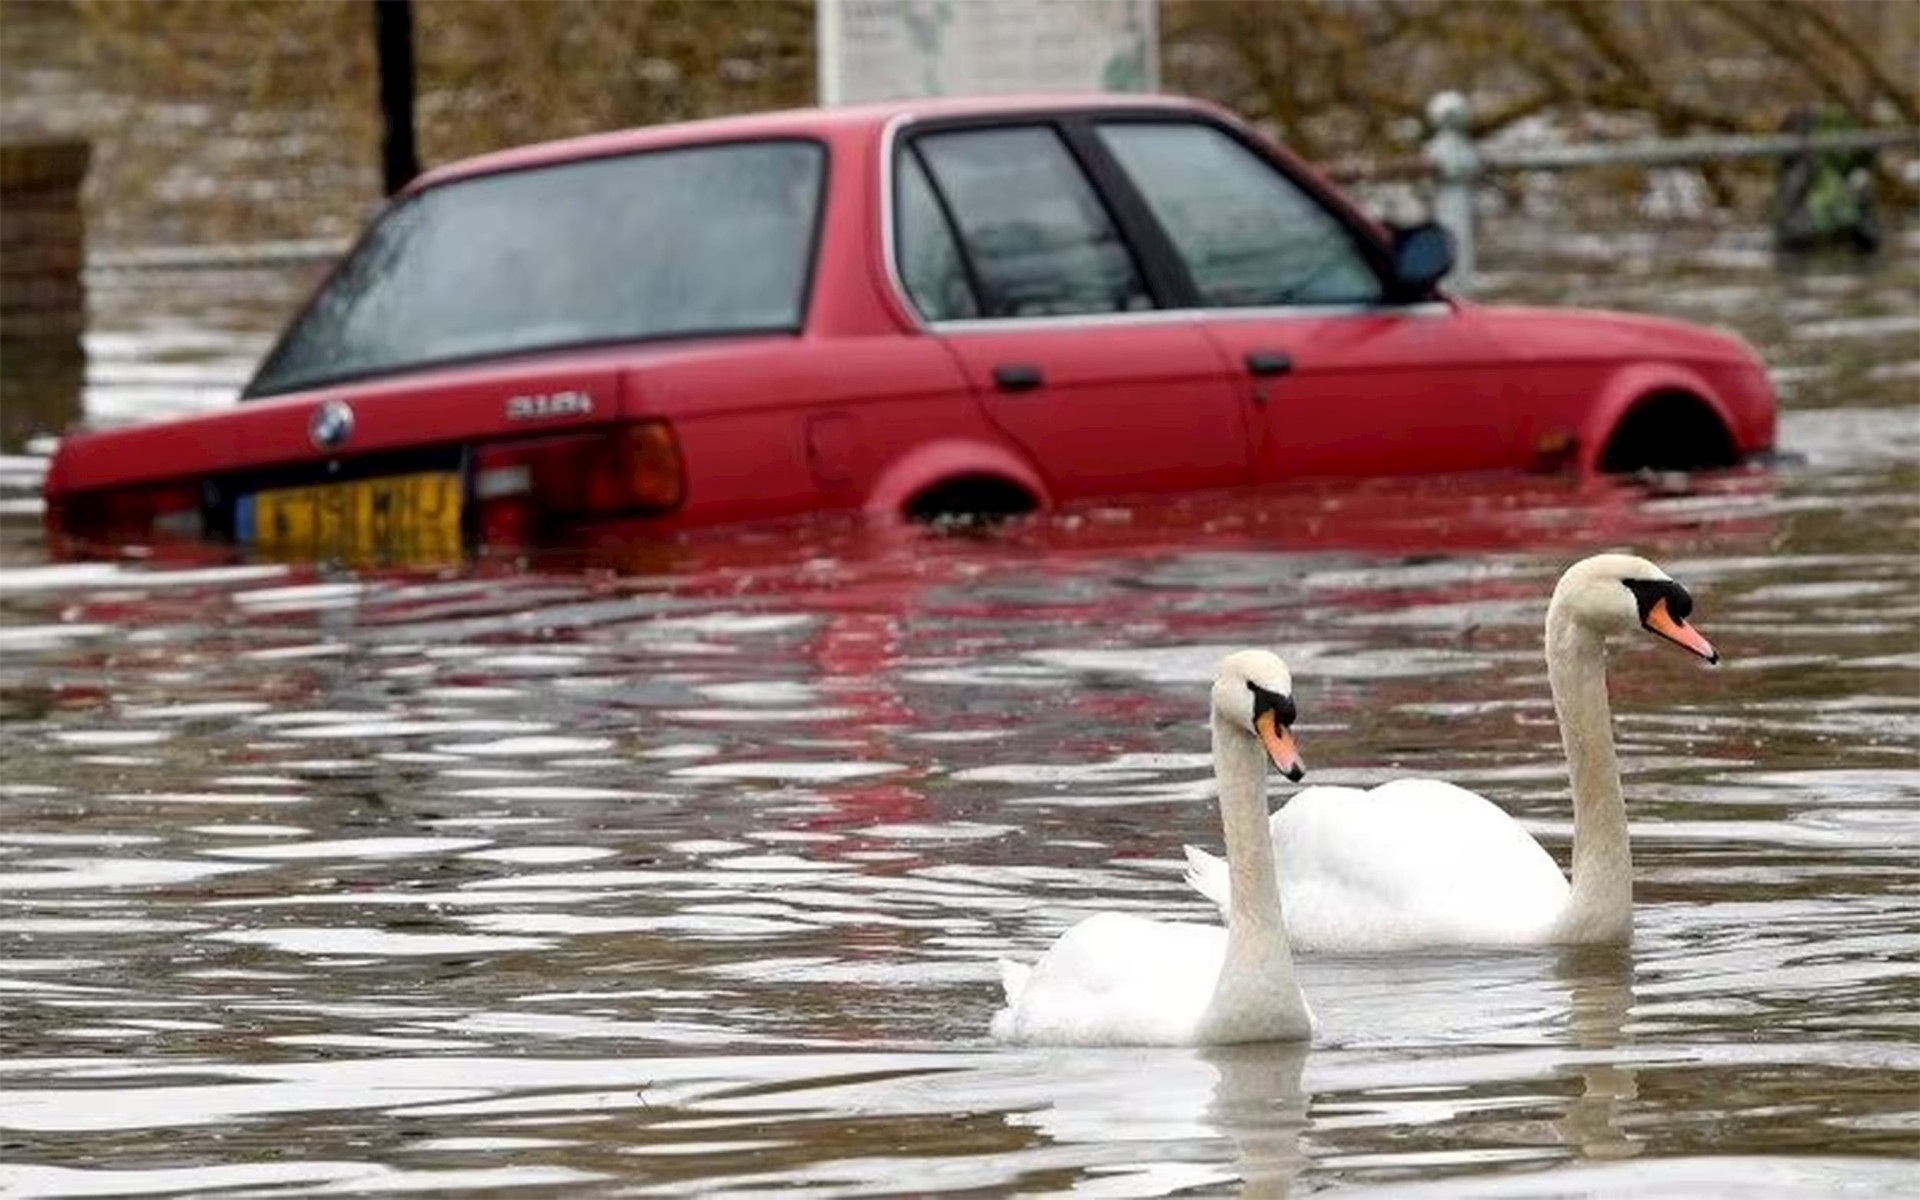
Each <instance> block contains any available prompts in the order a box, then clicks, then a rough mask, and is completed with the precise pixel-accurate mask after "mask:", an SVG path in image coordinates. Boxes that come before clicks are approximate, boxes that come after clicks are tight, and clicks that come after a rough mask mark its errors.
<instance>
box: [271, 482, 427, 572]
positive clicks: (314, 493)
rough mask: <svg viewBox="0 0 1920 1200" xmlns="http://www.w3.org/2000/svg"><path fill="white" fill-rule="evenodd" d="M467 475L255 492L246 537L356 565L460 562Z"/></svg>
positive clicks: (292, 553)
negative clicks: (462, 479)
mask: <svg viewBox="0 0 1920 1200" xmlns="http://www.w3.org/2000/svg"><path fill="white" fill-rule="evenodd" d="M460 495H461V489H460V476H459V474H458V473H456V472H453V471H426V472H422V473H420V474H417V475H388V476H384V477H382V478H379V479H356V480H352V481H350V482H346V483H322V484H316V485H314V486H312V487H297V488H275V489H273V490H270V491H264V492H257V493H255V494H254V495H253V496H252V497H251V499H250V501H248V502H243V503H250V504H251V506H252V511H251V513H250V514H248V515H250V516H251V520H248V519H246V516H244V515H243V517H242V520H241V527H242V530H241V533H242V539H243V540H246V541H250V542H252V543H253V545H254V548H255V549H256V550H257V551H258V552H259V553H261V554H262V555H265V556H267V557H270V558H300V559H306V558H316V559H318V558H328V559H339V560H342V561H344V562H348V563H351V564H354V565H356V566H365V565H397V566H431V565H437V564H442V563H453V562H458V561H459V560H460V556H461V541H460Z"/></svg>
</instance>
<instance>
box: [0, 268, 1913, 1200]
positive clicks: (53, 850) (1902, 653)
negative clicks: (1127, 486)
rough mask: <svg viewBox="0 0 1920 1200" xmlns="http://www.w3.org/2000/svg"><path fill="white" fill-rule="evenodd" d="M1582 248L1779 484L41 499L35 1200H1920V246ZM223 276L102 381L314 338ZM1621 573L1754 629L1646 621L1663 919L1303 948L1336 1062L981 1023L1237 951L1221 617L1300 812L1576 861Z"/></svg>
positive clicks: (9, 866) (1648, 777)
mask: <svg viewBox="0 0 1920 1200" xmlns="http://www.w3.org/2000/svg"><path fill="white" fill-rule="evenodd" d="M1515 236H1516V237H1518V236H1519V235H1518V234H1516V235H1515ZM1522 248H1523V249H1524V248H1525V247H1524V246H1523V247H1522ZM1554 248H1555V250H1556V251H1558V252H1559V253H1560V257H1558V258H1555V259H1554V260H1552V262H1551V271H1550V272H1545V271H1536V270H1533V269H1529V270H1527V271H1522V270H1520V269H1519V268H1518V267H1517V266H1516V267H1512V268H1509V269H1505V270H1496V272H1495V273H1494V274H1493V275H1491V276H1490V277H1489V279H1488V280H1487V283H1486V287H1485V289H1484V292H1485V294H1487V295H1488V296H1489V297H1490V298H1496V299H1502V298H1506V299H1512V298H1521V299H1545V300H1554V301H1560V302H1569V301H1578V302H1583V303H1595V304H1608V305H1615V306H1621V307H1629V308H1636V309H1640V310H1643V311H1658V312H1666V313H1671V314H1676V315H1681V316H1687V317H1691V318H1694V319H1698V320H1703V321H1708V322H1712V323H1716V324H1724V325H1731V326H1734V327H1736V328H1739V329H1740V330H1741V331H1743V332H1744V333H1745V334H1746V335H1747V336H1748V337H1750V338H1751V339H1752V340H1754V341H1755V343H1756V344H1758V345H1760V346H1761V347H1762V348H1763V349H1764V351H1765V352H1766V354H1767V355H1768V357H1769V360H1770V362H1771V363H1772V364H1773V365H1774V367H1775V369H1776V371H1777V374H1778V377H1779V380H1780V383H1781V386H1782V388H1783V391H1784V393H1785V399H1784V405H1785V411H1784V413H1783V419H1782V425H1781V438H1780V441H1781V447H1782V449H1783V451H1785V453H1786V457H1785V458H1784V459H1783V460H1782V461H1781V462H1780V463H1778V464H1777V465H1774V466H1771V467H1768V468H1762V469H1757V470H1753V471H1745V472H1738V473H1734V474H1731V475H1727V476H1722V477H1718V478H1699V479H1686V478H1679V477H1665V478H1660V479H1654V480H1645V481H1635V482H1626V483H1615V484H1609V485H1588V486H1581V485H1578V484H1575V483H1573V482H1570V481H1558V480H1528V481H1515V480H1502V481H1493V482H1486V481H1480V482H1472V483H1469V482H1463V481H1457V480H1456V481H1441V482H1427V483H1414V484H1371V485H1360V486H1351V487H1346V488H1324V489H1306V490H1298V491H1291V492H1282V493H1275V494H1269V495H1264V496H1235V497H1198V498H1190V499H1185V500H1180V501H1171V502H1162V503H1155V504H1151V505H1143V506H1139V507H1135V508H1115V509H1102V510H1096V511H1091V512H1081V513H1075V514H1070V515H1067V516H1065V517H1055V518H1047V519H1041V520H1037V521H1034V522H1031V523H1027V524H1018V525H1014V526H1012V527H1009V528H1006V529H1002V530H998V531H994V532H990V533H984V534H975V535H966V536H958V535H940V534H932V533H910V532H903V531H890V530H883V529H860V528H848V527H837V526H835V527H809V528H805V529H800V530H781V531H747V532H732V533H720V534H715V535H712V536H709V537H703V538H699V539H695V540H692V541H689V542H688V543H686V544H683V545H679V546H676V547H669V548H664V549H659V550H655V551H650V552H647V553H645V554H642V555H636V559H635V561H634V562H631V563H626V564H618V566H617V569H599V570H593V571H584V570H575V569H552V570H547V569H528V570H508V569H505V568H500V567H488V568H485V569H479V568H476V569H473V570H470V571H466V572H455V573H448V574H431V575H420V574H415V575H351V574H340V573H330V572H324V571H317V570H314V569H311V568H305V569H288V568H283V567H277V566H271V565H252V564H239V565H236V566H233V567H229V568H215V569H195V570H169V569H164V568H156V567H142V566H139V565H137V564H134V565H115V566H109V565H75V566H68V565H49V564H45V563H44V562H41V561H37V558H36V555H37V552H36V551H35V550H34V549H33V548H32V547H31V545H28V546H27V547H26V548H24V549H21V548H19V545H20V543H19V541H18V538H19V537H20V536H21V534H20V530H19V528H18V527H17V526H14V527H10V528H12V529H13V533H14V536H15V546H16V549H15V550H14V551H12V552H11V553H10V556H9V560H8V563H7V565H6V566H5V567H4V569H0V758H3V760H4V763H5V771H4V779H0V949H3V950H4V958H3V959H0V1009H3V1010H4V1015H3V1016H0V1022H3V1023H0V1087H4V1089H5V1091H4V1094H0V1191H4V1192H7V1193H8V1194H15V1195H22V1196H27V1195H34V1196H67V1195H101V1194H110V1193H164V1192H196V1193H204V1192H210V1191H216V1190H219V1189H232V1190H233V1191H235V1192H237V1193H241V1194H254V1195H259V1194H273V1195H282V1194H296V1193H297V1194H331V1193H348V1192H351V1193H379V1192H385V1191H431V1190H440V1191H444V1192H447V1193H467V1194H478V1193H485V1194H527V1195H565V1196H578V1195H601V1194H605V1195H613V1194H622V1195H715V1194H722V1193H728V1192H735V1193H760V1192H767V1191H772V1190H775V1189H784V1190H798V1191H806V1190H813V1191H818V1192H822V1193H830V1194H843V1195H849V1194H851V1195H857V1194H900V1193H921V1192H931V1191H938V1190H953V1191H969V1190H971V1191H974V1192H976V1193H983V1194H984V1193H1000V1192H1006V1191H1012V1190H1019V1191H1024V1192H1036V1193H1071V1194H1084V1195H1091V1196H1136V1195H1163V1194H1169V1193H1178V1194H1186V1195H1236V1194H1239V1195H1250V1196H1279V1195H1284V1194H1288V1193H1290V1192H1291V1193H1301V1192H1307V1191H1314V1190H1321V1189H1326V1188H1332V1187H1344V1188H1350V1189H1355V1190H1358V1191H1360V1192H1363V1193H1365V1192H1368V1191H1371V1190H1378V1191H1380V1192H1382V1193H1391V1194H1393V1195H1396V1196H1398V1195H1471V1196H1545V1195H1555V1196H1558V1195H1583V1194H1629V1193H1630V1194H1634V1195H1664V1196H1701V1195H1726V1196H1742V1197H1744V1196H1752V1195H1808V1196H1824V1195H1832V1194H1836V1193H1844V1194H1860V1195H1893V1194H1907V1195H1920V1170H1917V1169H1916V1166H1915V1160H1916V1158H1920V873H1916V867H1915V863H1916V860H1917V859H1920V736H1917V735H1920V554H1917V553H1916V551H1917V550H1920V291H1917V290H1916V280H1920V271H1916V270H1915V262H1916V259H1920V239H1916V238H1915V236H1914V235H1912V234H1909V235H1907V236H1906V237H1905V238H1904V239H1903V240H1901V241H1900V242H1899V243H1898V244H1897V245H1896V246H1895V247H1894V250H1893V253H1892V254H1891V255H1890V256H1889V261H1886V262H1883V263H1882V264H1881V265H1880V266H1878V267H1877V268H1873V269H1863V268H1861V267H1860V266H1859V265H1858V264H1856V263H1854V262H1852V261H1851V260H1846V259H1842V260H1837V261H1831V262H1816V263H1813V264H1811V265H1807V266H1804V267H1801V268H1798V269H1795V270H1791V271H1782V270H1780V269H1778V268H1777V267H1776V265H1775V264H1774V263H1773V261H1772V258H1771V255H1770V254H1769V253H1768V252H1767V251H1766V249H1765V245H1764V236H1763V235H1760V234H1754V233H1751V232H1749V233H1717V234H1710V235H1704V236H1702V237H1700V238H1699V239H1697V240H1690V241H1678V240H1676V239H1673V238H1666V239H1664V240H1662V239H1655V240H1653V241H1642V242H1636V241H1635V240H1633V239H1632V238H1629V237H1619V238H1613V239H1595V240H1593V241H1591V242H1580V241H1572V242H1568V241H1564V240H1562V241H1557V242H1555V243H1554ZM1535 249H1536V250H1538V251H1539V253H1541V254H1544V252H1545V251H1544V249H1543V248H1539V247H1536V248H1535ZM1495 265H1496V267H1498V266H1499V265H1500V264H1499V263H1498V262H1497V261H1496V264H1495ZM230 282H231V281H228V283H230ZM228 283H219V284H214V283H207V284H203V285H200V286H206V287H208V289H209V291H215V290H217V291H219V292H220V293H221V294H222V295H223V296H226V297H229V300H228V303H227V306H225V307H222V306H217V305H216V306H213V307H210V308H208V309H206V310H205V311H204V312H202V311H200V310H196V309H195V308H194V306H192V305H190V304H187V303H183V302H180V301H179V300H178V299H176V300H175V301H174V303H173V305H172V307H171V308H169V307H167V306H166V305H165V304H161V305H157V306H149V305H148V304H146V303H145V302H144V301H142V300H140V299H138V297H139V296H140V295H141V288H142V287H154V288H156V290H157V287H158V285H149V284H140V283H138V282H134V283H128V284H126V285H124V289H123V290H122V291H121V292H119V293H113V292H112V291H111V289H108V290H106V291H102V292H100V293H99V294H97V296H96V304H97V305H102V306H104V309H103V312H104V318H103V321H102V324H103V325H104V328H103V329H102V330H101V331H100V332H99V333H97V334H96V337H95V339H94V343H93V347H92V348H93V350H94V353H95V356H96V369H95V373H94V388H93V390H92V391H91V392H90V395H89V399H88V403H89V405H90V407H92V408H93V409H94V410H95V412H96V414H97V415H99V416H100V417H101V418H102V419H109V420H110V419H115V418H116V417H120V416H126V415H130V414H131V413H132V412H133V411H135V410H140V411H149V412H150V411H154V407H153V406H155V405H160V406H166V405H172V406H176V407H187V408H191V407H194V406H196V405H204V404H208V403H223V402H225V400H224V395H223V394H221V393H220V388H221V386H222V385H223V379H224V377H223V376H222V374H221V373H222V372H223V371H227V370H229V369H231V368H233V366H234V364H236V363H237V364H239V365H238V369H241V370H244V366H245V362H246V360H247V359H248V357H249V356H250V355H251V354H252V353H254V352H256V351H257V349H258V345H259V342H260V340H261V339H263V338H264V336H265V334H266V332H267V331H268V330H270V329H271V326H272V323H273V322H274V321H276V320H278V318H279V315H280V314H279V312H278V311H272V312H271V313H270V315H269V316H267V318H266V319H265V320H264V321H261V320H254V319H252V318H250V317H248V316H247V315H245V313H244V311H241V313H240V315H237V316H236V310H235V309H234V308H232V307H231V301H230V296H231V292H230V290H229V289H228ZM258 286H259V287H260V288H261V289H262V291H261V294H262V295H266V296H269V297H273V296H278V295H279V294H280V293H278V292H275V291H273V289H272V287H270V286H269V285H268V284H266V283H261V284H259V285H258ZM129 294H131V295H132V296H134V297H135V298H134V299H127V298H126V297H127V296H128V295H129ZM116 295H118V296H120V297H121V299H120V300H118V301H116V299H115V296H116ZM116 303H118V304H122V305H123V306H124V307H120V308H116V307H114V305H115V304H116ZM261 307H262V309H263V310H270V309H273V307H274V306H273V304H272V303H268V302H263V303H262V305H261ZM208 313H210V314H211V315H206V314H208ZM210 380H211V382H209V381H210ZM142 389H144V390H142ZM1614 546H1628V547H1632V548H1634V549H1636V550H1638V551H1639V552H1641V553H1644V554H1647V555H1648V556H1650V557H1653V558H1655V559H1656V560H1657V561H1660V562H1661V563H1662V564H1663V565H1665V566H1666V567H1667V568H1668V569H1669V570H1670V571H1672V573H1673V574H1674V575H1675V576H1677V577H1678V578H1680V579H1681V580H1683V581H1684V582H1685V583H1686V584H1687V586H1688V587H1689V588H1690V589H1691V591H1692V592H1693V594H1694V596H1695V599H1696V605H1697V607H1696V611H1695V619H1696V621H1697V623H1698V624H1699V626H1700V627H1701V628H1702V629H1703V630H1704V631H1705V632H1706V633H1707V634H1708V636H1710V637H1711V638H1712V639H1713V640H1714V642H1715V643H1716V644H1717V646H1718V647H1719V649H1720V650H1721V652H1722V654H1723V656H1724V659H1725V661H1724V662H1723V664H1722V665H1721V666H1720V667H1719V668H1718V669H1709V668H1707V667H1706V666H1704V665H1703V664H1700V663H1698V662H1696V661H1694V660H1692V659H1690V658H1688V657H1687V656H1685V655H1683V654H1680V653H1678V652H1676V651H1674V650H1673V649H1672V648H1671V647H1668V646H1665V645H1663V644H1655V643H1653V642H1652V640H1651V639H1644V638H1642V639H1635V640H1632V641H1630V642H1628V643H1626V644H1623V645H1621V646H1619V647H1618V648H1617V650H1616V652H1615V653H1614V655H1613V659H1612V665H1611V671H1612V690H1613V695H1614V707H1615V713H1616V726H1617V731H1618V735H1619V738H1620V742H1621V754H1622V762H1623V766H1624V773H1625V777H1626V791H1627V796H1628V806H1629V812H1630V816H1631V820H1632V830H1633V837H1634V855H1635V875H1636V879H1635V897H1636V937H1635V941H1634V944H1633V946H1632V947H1631V949H1628V950H1606V951H1521V952H1501V953H1432V954H1418V955H1394V956H1339V955H1324V954H1313V955H1306V956H1304V957H1303V959H1302V961H1301V976H1302V985H1303V987H1304V988H1305V990H1306V992H1307V994H1308V996H1309V997H1310V999H1311V1001H1312V1004H1313V1006H1314V1009H1315V1011H1316V1013H1317V1015H1318V1018H1319V1029H1318V1031H1317V1033H1316V1034H1315V1036H1314V1038H1313V1041H1312V1043H1311V1045H1309V1046H1305V1047H1300V1046H1250V1047H1240V1048H1234V1049H1231V1050H1208V1051H1193V1050H1104V1051H1103V1050H1080V1049H1076V1050H1036V1049H1004V1048H1001V1047H998V1046H996V1045H994V1044H993V1043H991V1042H989V1041H988V1040H987V1039H986V1037H985V1030H986V1025H987V1020H988V1018H989V1016H990V1015H991V1013H992V1011H993V1010H994V1008H995V1007H996V1006H997V1004H998V1002H999V985H998V973H997V970H996V967H995V960H996V958H998V957H1000V956H1002V955H1007V956H1012V957H1016V958H1032V957H1034V956H1036V955H1037V954H1038V953H1039V952H1040V951H1041V950H1042V949H1043V948H1044V947H1045V946H1046V945H1047V944H1048V942H1049V941H1050V940H1051V939H1052V938H1053V937H1055V936H1056V935H1057V934H1058V933H1059V932H1060V931H1061V930H1062V929H1064V928H1065V927H1066V926H1067V925H1068V924H1069V923H1071V922H1072V921H1074V920H1076V919H1078V918H1080V917H1082V916H1085V915H1087V914H1089V913H1093V912H1096V911H1101V910H1110V909H1121V910H1128V911H1134V912H1140V913H1146V914H1153V915H1158V916H1163V917H1168V918H1181V919H1191V920H1211V919H1213V918H1212V914H1211V913H1210V912H1209V910H1208V909H1207V908H1206V907H1205V905H1204V903H1203V902H1202V901H1200V900H1199V899H1198V898H1197V897H1196V896H1194V895H1193V894H1191V893H1189V892H1188V891H1187V890H1186V889H1185V887H1184V885H1183V884H1182V882H1181V879H1180V871H1179V862H1180V854H1181V850H1180V848H1181V846H1182V844H1183V843H1188V842H1192V843H1197V844H1199V845H1202V846H1207V847H1212V848H1217V847H1218V845H1219V838H1220V833H1219V823H1218V816H1217V812H1216V810H1215V808H1214V806H1213V804H1212V801H1211V798H1210V794H1209V783H1210V778H1209V769H1208V758H1207V738H1206V729H1205V715H1206V714H1205V709H1204V707H1203V706H1204V704H1205V693H1206V682H1207V680H1208V678H1209V676H1210V672H1211V667H1212V663H1213V661H1214V660H1215V659H1216V658H1217V657H1218V656H1219V655H1220V654H1221V653H1222V652H1223V651H1226V650H1230V649H1237V648H1240V647H1244V646H1265V647H1271V648H1274V649H1277V650H1279V651H1280V652H1281V653H1283V654H1284V655H1285V656H1286V657H1287V658H1288V659H1289V660H1290V662H1291V664H1292V666H1293V669H1294V674H1295V678H1296V680H1297V681H1298V682H1297V686H1298V698H1299V704H1300V708H1301V713H1302V717H1301V723H1300V725H1299V727H1298V728H1299V740H1300V744H1301V748H1302V751H1303V753H1304V755H1305V757H1306V760H1307V763H1308V766H1309V771H1310V774H1309V779H1308V782H1318V783H1329V782H1336V783H1362V784H1364V783H1371V782H1375V781H1379V780H1383V779H1386V778H1390V777H1393V776H1396V775H1400V774H1431V775H1438V776H1442V777H1445V778H1448V779H1452V780H1454V781H1456V782H1459V783H1462V784H1464V785H1467V786H1469V787H1472V788H1475V789H1476V790H1480V791H1483V792H1485V793H1486V794H1488V795H1489V796H1491V797H1493V798H1495V799H1496V800H1497V801H1498V802H1499V803H1501V804H1502V805H1503V806H1505V807H1506V808H1508V809H1509V810H1510V811H1512V812H1513V813H1515V814H1516V815H1517V816H1518V817H1520V818H1521V819H1522V820H1523V821H1524V822H1525V823H1526V825H1527V827H1528V828H1529V829H1531V830H1533V831H1535V832H1536V833H1537V834H1538V835H1539V836H1540V837H1541V838H1542V840H1543V841H1544V842H1545V844H1546V845H1547V846H1548V848H1549V849H1550V850H1552V851H1553V852H1554V853H1555V854H1556V855H1557V856H1558V857H1560V859H1561V861H1562V862H1564V861H1565V855H1566V849H1567V843H1568V838H1569V835H1570V832H1571V813H1570V810H1569V807H1568V800H1567V791H1566V780H1565V774H1564V763H1563V760H1562V758H1561V755H1560V748H1559V742H1558V737H1557V735H1556V733H1555V729H1554V725H1553V719H1552V710H1551V707H1550V704H1549V701H1548V699H1547V690H1546V679H1545V671H1544V666H1543V663H1542V660H1541V652H1540V624H1541V618H1542V613H1543V611H1544V607H1545V599H1546V596H1547V594H1548V592H1549V590H1550V589H1551V586H1552V583H1553V580H1554V578H1555V576H1556V575H1557V573H1558V572H1559V570H1560V569H1561V568H1562V567H1563V566H1564V565H1565V564H1566V563H1568V562H1570V561H1572V560H1573V559H1575V558H1578V557H1580V556H1582V555H1584V554H1587V553H1590V552H1593V551H1596V550H1599V549H1603V548H1608V547H1614ZM1287 790H1289V789H1288V788H1286V787H1285V786H1281V787H1280V788H1278V789H1277V795H1276V799H1279V798H1281V797H1283V796H1284V795H1285V793H1286V791H1287Z"/></svg>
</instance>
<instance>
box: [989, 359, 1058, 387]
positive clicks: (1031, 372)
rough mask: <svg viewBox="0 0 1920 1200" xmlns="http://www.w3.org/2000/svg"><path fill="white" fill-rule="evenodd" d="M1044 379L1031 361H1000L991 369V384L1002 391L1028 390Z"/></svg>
mask: <svg viewBox="0 0 1920 1200" xmlns="http://www.w3.org/2000/svg"><path fill="white" fill-rule="evenodd" d="M1046 381H1047V377H1046V376H1045V375H1043V374H1041V373H1040V368H1039V367H1036V366H1034V365H1033V364H1032V363H1002V364H1000V365H999V366H997V367H995V368H994V369H993V386H995V387H997V388H999V389H1000V390H1001V391H1003V392H1030V391H1032V390H1033V389H1035V388H1037V387H1039V386H1040V385H1041V384H1043V383H1045V382H1046Z"/></svg>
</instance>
